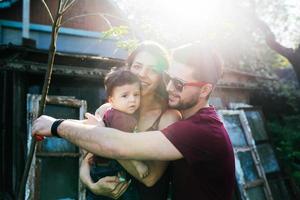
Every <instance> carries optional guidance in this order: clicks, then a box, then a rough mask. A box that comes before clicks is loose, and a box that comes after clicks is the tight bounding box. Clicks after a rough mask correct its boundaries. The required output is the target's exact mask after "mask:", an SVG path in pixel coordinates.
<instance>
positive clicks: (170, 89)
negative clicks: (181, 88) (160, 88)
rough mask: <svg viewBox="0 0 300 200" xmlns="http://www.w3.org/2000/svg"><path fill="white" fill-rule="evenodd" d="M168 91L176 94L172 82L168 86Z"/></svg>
mask: <svg viewBox="0 0 300 200" xmlns="http://www.w3.org/2000/svg"><path fill="white" fill-rule="evenodd" d="M166 90H167V92H174V91H175V87H174V84H173V83H172V81H171V80H170V81H169V83H168V84H167V85H166Z"/></svg>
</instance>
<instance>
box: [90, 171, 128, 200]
mask: <svg viewBox="0 0 300 200" xmlns="http://www.w3.org/2000/svg"><path fill="white" fill-rule="evenodd" d="M130 183H131V180H130V181H128V182H127V181H122V182H120V181H119V177H118V176H107V177H104V178H101V179H100V180H98V181H97V182H96V183H93V184H92V185H91V186H90V187H89V189H90V190H91V191H92V192H93V193H94V194H96V195H103V196H107V197H110V198H113V199H118V198H119V197H120V196H121V195H122V194H123V193H124V192H125V191H126V190H127V188H128V186H129V184H130Z"/></svg>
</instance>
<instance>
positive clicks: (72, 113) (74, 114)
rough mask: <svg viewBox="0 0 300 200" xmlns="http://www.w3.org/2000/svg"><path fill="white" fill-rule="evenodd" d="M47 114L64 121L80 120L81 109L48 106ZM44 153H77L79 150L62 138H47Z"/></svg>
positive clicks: (43, 143) (44, 143)
mask: <svg viewBox="0 0 300 200" xmlns="http://www.w3.org/2000/svg"><path fill="white" fill-rule="evenodd" d="M45 114H46V115H49V116H52V117H55V118H63V119H79V108H74V107H69V106H62V105H51V104H47V106H46V109H45ZM42 151H44V152H73V153H74V152H77V151H78V148H77V147H76V146H75V145H73V144H71V143H70V142H68V141H67V140H65V139H61V138H46V139H45V140H43V142H42Z"/></svg>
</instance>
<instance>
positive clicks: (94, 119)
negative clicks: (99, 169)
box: [84, 113, 105, 126]
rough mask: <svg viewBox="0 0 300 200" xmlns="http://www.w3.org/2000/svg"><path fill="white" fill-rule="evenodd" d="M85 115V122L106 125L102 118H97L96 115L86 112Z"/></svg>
mask: <svg viewBox="0 0 300 200" xmlns="http://www.w3.org/2000/svg"><path fill="white" fill-rule="evenodd" d="M84 116H85V117H86V118H87V119H86V120H85V122H84V123H85V124H89V125H97V126H105V124H104V122H103V121H102V119H101V118H97V117H96V116H95V115H92V114H91V113H85V115H84Z"/></svg>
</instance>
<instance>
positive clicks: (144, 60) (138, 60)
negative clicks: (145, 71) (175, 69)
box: [133, 51, 168, 72]
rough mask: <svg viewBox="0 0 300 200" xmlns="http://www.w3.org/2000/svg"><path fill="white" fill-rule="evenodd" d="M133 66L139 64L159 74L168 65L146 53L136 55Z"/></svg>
mask: <svg viewBox="0 0 300 200" xmlns="http://www.w3.org/2000/svg"><path fill="white" fill-rule="evenodd" d="M133 64H140V65H143V66H147V67H151V68H154V69H156V70H157V71H159V72H161V71H164V70H165V69H167V67H168V63H167V61H165V60H164V58H163V57H161V56H158V55H154V54H151V53H150V52H147V51H142V52H140V53H138V54H137V55H136V57H135V59H134V61H133Z"/></svg>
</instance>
